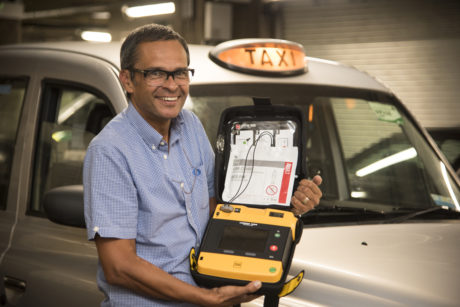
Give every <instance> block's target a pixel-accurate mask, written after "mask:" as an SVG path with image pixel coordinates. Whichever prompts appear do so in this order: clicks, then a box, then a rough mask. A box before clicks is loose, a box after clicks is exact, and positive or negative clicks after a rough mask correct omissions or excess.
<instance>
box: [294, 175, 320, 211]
mask: <svg viewBox="0 0 460 307" xmlns="http://www.w3.org/2000/svg"><path fill="white" fill-rule="evenodd" d="M322 181H323V179H322V178H321V176H319V175H316V176H315V177H313V179H312V180H307V179H302V180H301V181H300V182H299V186H298V187H297V190H296V191H295V192H294V195H293V197H292V199H291V204H292V206H293V210H292V211H293V212H294V214H296V215H302V214H304V213H306V212H308V211H309V210H311V209H313V208H314V207H315V206H317V205H318V204H319V201H320V199H321V197H322V196H323V193H322V192H321V190H320V188H319V187H318V186H319V185H320V184H321V183H322Z"/></svg>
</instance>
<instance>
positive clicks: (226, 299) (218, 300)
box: [204, 281, 262, 307]
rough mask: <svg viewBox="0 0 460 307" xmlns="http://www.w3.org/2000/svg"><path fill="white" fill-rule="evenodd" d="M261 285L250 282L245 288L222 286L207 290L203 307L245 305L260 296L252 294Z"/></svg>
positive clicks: (256, 282)
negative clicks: (207, 294)
mask: <svg viewBox="0 0 460 307" xmlns="http://www.w3.org/2000/svg"><path fill="white" fill-rule="evenodd" d="M261 286H262V283H261V282H260V281H252V282H250V283H248V284H247V285H246V286H243V287H238V286H224V287H220V288H213V289H210V290H209V298H208V299H207V301H208V303H206V304H205V305H204V306H212V307H223V306H233V305H237V304H240V303H246V302H249V301H252V300H254V299H256V298H257V297H259V296H260V295H256V294H253V293H254V292H256V291H257V290H259V289H260V287H261Z"/></svg>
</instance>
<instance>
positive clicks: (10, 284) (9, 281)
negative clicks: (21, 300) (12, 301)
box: [3, 276, 26, 292]
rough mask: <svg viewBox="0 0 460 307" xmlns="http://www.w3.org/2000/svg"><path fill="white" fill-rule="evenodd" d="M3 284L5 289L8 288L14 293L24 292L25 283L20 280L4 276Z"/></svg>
mask: <svg viewBox="0 0 460 307" xmlns="http://www.w3.org/2000/svg"><path fill="white" fill-rule="evenodd" d="M3 283H4V284H5V288H10V289H12V290H15V291H20V292H24V291H26V282H25V281H24V280H21V279H17V278H14V277H11V276H4V277H3Z"/></svg>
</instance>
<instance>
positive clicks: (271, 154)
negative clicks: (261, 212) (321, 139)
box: [222, 120, 298, 206]
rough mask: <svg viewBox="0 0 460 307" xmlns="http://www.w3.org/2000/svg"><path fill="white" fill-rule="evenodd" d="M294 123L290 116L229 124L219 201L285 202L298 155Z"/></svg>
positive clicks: (287, 204)
mask: <svg viewBox="0 0 460 307" xmlns="http://www.w3.org/2000/svg"><path fill="white" fill-rule="evenodd" d="M296 126H297V125H296V123H295V122H293V121H291V120H284V121H268V120H265V121H242V122H234V123H233V124H232V125H231V130H230V135H231V140H230V156H229V161H228V164H227V174H226V176H225V185H224V191H223V194H222V200H223V201H225V202H236V203H245V204H252V205H265V206H267V205H272V204H276V205H282V206H289V204H290V202H291V195H292V188H293V184H294V174H295V172H294V171H293V170H295V169H296V166H297V158H298V147H297V146H294V132H295V130H296Z"/></svg>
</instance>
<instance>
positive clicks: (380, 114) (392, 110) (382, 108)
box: [369, 102, 403, 124]
mask: <svg viewBox="0 0 460 307" xmlns="http://www.w3.org/2000/svg"><path fill="white" fill-rule="evenodd" d="M369 107H370V108H371V109H372V111H374V113H375V115H377V118H378V119H379V120H381V121H385V122H390V123H395V124H402V123H403V119H402V117H401V114H399V112H398V110H397V109H396V107H395V106H392V105H389V104H383V103H379V102H369Z"/></svg>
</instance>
